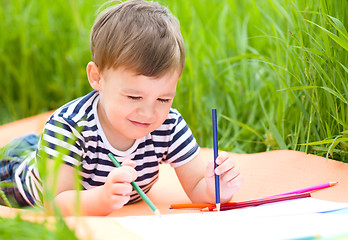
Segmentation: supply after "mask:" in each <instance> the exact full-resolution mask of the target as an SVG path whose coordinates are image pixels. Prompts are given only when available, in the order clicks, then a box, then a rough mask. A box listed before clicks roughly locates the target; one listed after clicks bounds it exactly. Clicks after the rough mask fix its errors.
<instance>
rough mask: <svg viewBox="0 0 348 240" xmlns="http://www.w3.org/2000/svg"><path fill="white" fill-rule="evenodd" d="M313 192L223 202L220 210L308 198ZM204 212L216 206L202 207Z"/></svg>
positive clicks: (212, 209) (213, 209)
mask: <svg viewBox="0 0 348 240" xmlns="http://www.w3.org/2000/svg"><path fill="white" fill-rule="evenodd" d="M310 196H311V194H310V193H309V192H306V193H299V194H292V195H286V196H278V197H272V198H265V199H256V200H251V201H245V202H232V203H226V204H222V205H221V208H220V210H221V211H225V210H232V209H238V208H244V207H255V206H259V205H263V204H267V203H275V202H281V201H287V200H293V199H299V198H306V197H310ZM201 211H203V212H211V211H216V210H215V207H207V208H203V209H201Z"/></svg>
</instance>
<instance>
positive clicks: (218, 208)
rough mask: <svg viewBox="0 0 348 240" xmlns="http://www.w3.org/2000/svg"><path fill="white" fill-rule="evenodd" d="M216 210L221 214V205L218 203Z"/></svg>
mask: <svg viewBox="0 0 348 240" xmlns="http://www.w3.org/2000/svg"><path fill="white" fill-rule="evenodd" d="M216 210H217V211H218V212H220V203H217V204H216Z"/></svg>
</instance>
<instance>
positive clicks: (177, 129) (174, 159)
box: [163, 110, 199, 168]
mask: <svg viewBox="0 0 348 240" xmlns="http://www.w3.org/2000/svg"><path fill="white" fill-rule="evenodd" d="M170 114H174V115H176V121H175V124H174V126H173V128H172V130H171V135H170V141H169V146H168V154H167V156H166V158H165V159H164V160H163V161H164V162H165V163H170V165H171V166H172V167H174V168H175V167H179V166H181V165H183V164H185V163H187V162H189V161H191V160H192V159H193V158H194V157H195V156H196V155H197V154H198V151H199V146H198V144H197V142H196V139H195V138H194V136H193V135H192V132H191V130H190V128H189V127H188V126H187V124H186V122H185V120H184V119H183V117H182V116H181V115H180V113H179V112H177V111H176V110H172V111H171V112H170Z"/></svg>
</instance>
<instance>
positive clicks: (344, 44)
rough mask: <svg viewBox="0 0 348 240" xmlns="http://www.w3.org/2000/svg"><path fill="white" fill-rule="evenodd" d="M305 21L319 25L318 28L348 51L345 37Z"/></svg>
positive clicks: (347, 42)
mask: <svg viewBox="0 0 348 240" xmlns="http://www.w3.org/2000/svg"><path fill="white" fill-rule="evenodd" d="M306 22H309V23H311V24H313V25H315V26H317V27H319V28H320V29H322V30H323V31H324V32H325V33H326V34H327V35H328V36H329V37H331V38H332V40H334V41H335V42H336V43H337V44H339V45H340V46H341V47H343V48H344V49H346V50H347V51H348V41H347V40H346V39H343V38H340V37H339V36H337V35H335V34H333V33H332V32H330V31H329V30H327V29H326V28H323V27H322V26H320V25H318V24H316V23H314V22H312V21H309V20H307V19H306Z"/></svg>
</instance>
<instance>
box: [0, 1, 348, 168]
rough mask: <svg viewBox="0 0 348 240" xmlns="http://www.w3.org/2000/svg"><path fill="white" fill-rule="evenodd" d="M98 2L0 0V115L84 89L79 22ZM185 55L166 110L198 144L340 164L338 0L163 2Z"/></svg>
mask: <svg viewBox="0 0 348 240" xmlns="http://www.w3.org/2000/svg"><path fill="white" fill-rule="evenodd" d="M103 2H104V1H96V0H95V1H93V0H60V1H45V0H30V1H28V0H1V8H0V19H2V20H1V21H0V29H1V32H0V34H1V36H0V51H1V52H0V76H1V81H0V84H1V85H0V123H1V124H3V123H6V122H9V121H13V120H16V119H19V118H23V117H28V116H30V115H34V114H38V113H40V112H44V111H48V110H51V109H55V108H58V107H59V106H61V105H62V104H64V103H66V102H68V101H70V100H72V99H74V98H76V97H79V96H82V95H84V94H86V93H87V92H89V91H91V88H90V86H89V84H88V81H87V77H86V73H85V68H86V64H87V63H88V62H89V61H90V60H91V56H90V50H89V31H90V29H91V26H92V24H93V21H94V19H95V17H96V12H97V9H98V8H99V7H100V5H101V4H102V3H103ZM159 2H160V3H162V4H163V5H166V6H168V7H169V9H170V10H171V11H172V12H173V14H174V15H175V16H177V18H178V19H179V21H180V23H181V29H182V34H183V36H184V39H185V44H186V50H187V58H186V66H185V69H184V73H183V76H182V79H181V80H180V81H179V85H178V89H177V96H176V99H175V101H174V107H176V108H177V109H178V110H179V111H180V112H181V113H182V115H183V116H184V118H185V120H186V121H187V122H188V124H189V126H190V127H191V129H192V131H193V133H194V135H195V136H196V138H197V140H198V142H199V144H200V145H201V146H202V147H212V140H211V135H212V132H211V108H217V112H218V126H219V145H220V147H221V149H224V150H228V151H234V152H244V153H252V152H260V151H267V150H275V149H293V150H299V151H304V152H308V153H313V154H317V155H321V156H327V157H330V158H333V159H336V160H340V161H345V162H347V161H348V148H347V147H348V102H347V101H348V89H347V88H348V84H347V83H348V81H347V80H348V54H347V51H348V33H347V28H348V27H347V26H348V11H347V9H348V1H347V0H334V1H330V0H318V1H307V0H297V1H290V0H245V1H238V0H209V1H208V0H200V1H194V0H167V1H164V0H163V1H159Z"/></svg>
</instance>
